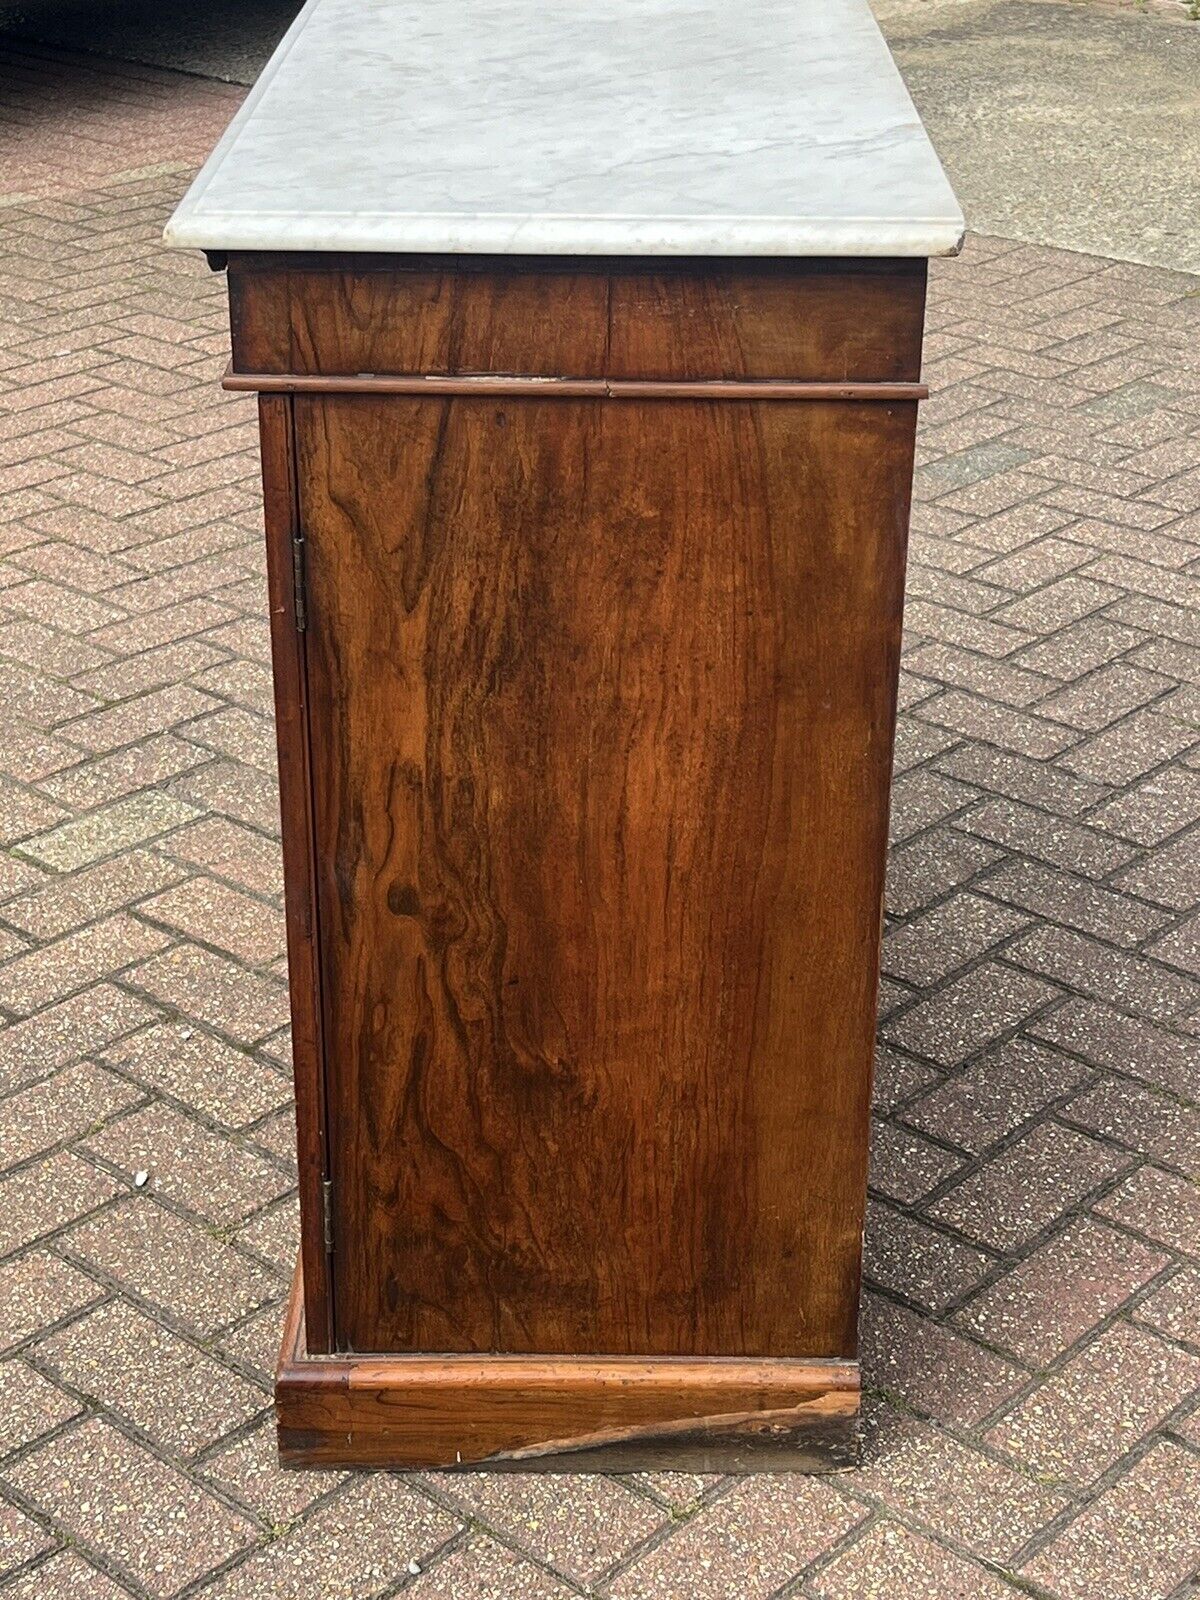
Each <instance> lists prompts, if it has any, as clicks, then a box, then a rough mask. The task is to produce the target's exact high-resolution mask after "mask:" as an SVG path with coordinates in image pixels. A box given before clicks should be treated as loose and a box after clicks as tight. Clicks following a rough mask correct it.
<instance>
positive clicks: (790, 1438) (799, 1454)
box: [275, 1272, 860, 1472]
mask: <svg viewBox="0 0 1200 1600" xmlns="http://www.w3.org/2000/svg"><path fill="white" fill-rule="evenodd" d="M303 1301H304V1292H303V1284H302V1281H301V1274H300V1273H299V1272H298V1273H297V1277H296V1281H295V1283H294V1285H293V1289H292V1298H291V1301H290V1304H289V1312H288V1318H287V1323H286V1326H285V1330H284V1337H283V1345H282V1349H281V1351H280V1357H279V1364H278V1371H277V1377H276V1386H275V1398H276V1411H277V1417H278V1427H279V1451H280V1460H281V1462H282V1464H283V1465H284V1466H288V1467H331V1466H336V1467H389V1468H393V1469H395V1468H401V1469H404V1468H416V1469H420V1468H433V1467H450V1468H466V1469H481V1468H482V1469H486V1470H487V1471H492V1472H494V1471H497V1470H513V1471H518V1472H529V1471H532V1470H537V1471H543V1472H544V1471H560V1472H567V1471H570V1472H579V1471H584V1472H588V1471H607V1472H637V1471H643V1470H649V1469H651V1468H653V1469H655V1470H660V1471H662V1470H671V1469H672V1468H676V1467H677V1468H679V1469H680V1470H687V1471H693V1472H758V1471H780V1470H786V1471H799V1472H831V1471H840V1470H844V1469H845V1468H847V1467H851V1466H854V1465H855V1464H856V1463H857V1461H858V1456H859V1448H860V1440H859V1432H858V1427H857V1415H858V1404H859V1374H858V1367H857V1365H856V1363H854V1362H850V1361H841V1362H817V1361H753V1362H752V1361H723V1360H708V1361H694V1360H679V1359H668V1360H658V1361H647V1360H638V1359H629V1358H627V1359H616V1360H609V1361H597V1360H593V1359H591V1358H587V1357H569V1356H568V1357H559V1358H545V1357H543V1358H532V1359H527V1358H520V1357H512V1356H485V1357H482V1358H477V1357H470V1356H441V1357H435V1358H430V1357H422V1356H392V1357H379V1356H368V1357H358V1358H348V1357H341V1358H339V1357H324V1358H323V1357H317V1358H313V1357H312V1356H311V1354H310V1352H309V1351H308V1349H307V1347H306V1343H305V1337H304V1315H303Z"/></svg>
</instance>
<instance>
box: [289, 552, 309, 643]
mask: <svg viewBox="0 0 1200 1600" xmlns="http://www.w3.org/2000/svg"><path fill="white" fill-rule="evenodd" d="M304 578H305V573H304V535H303V534H302V533H296V534H293V535H292V614H293V615H294V617H295V619H296V631H297V632H298V633H303V632H304V630H305V628H307V627H308V601H307V598H306V596H305V582H304Z"/></svg>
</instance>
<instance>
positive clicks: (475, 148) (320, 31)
mask: <svg viewBox="0 0 1200 1600" xmlns="http://www.w3.org/2000/svg"><path fill="white" fill-rule="evenodd" d="M962 230H963V219H962V215H961V213H960V211H959V208H958V205H957V203H956V201H955V199H954V195H953V194H952V192H951V190H950V186H949V184H948V183H947V181H946V176H945V174H944V173H943V171H942V168H941V166H940V164H939V162H938V159H937V156H936V155H935V154H934V152H933V148H932V146H931V145H930V143H929V140H928V138H927V136H926V134H925V130H924V128H923V127H922V126H921V121H920V119H919V117H918V116H917V113H916V110H915V109H914V107H913V104H912V101H911V100H910V99H909V97H908V93H907V91H906V89H905V87H904V84H903V82H902V81H901V79H900V75H899V73H898V72H897V70H896V67H895V65H894V64H893V62H892V58H891V56H890V55H889V53H888V49H887V46H886V45H885V43H884V41H883V38H882V36H881V35H880V32H879V29H878V27H877V26H876V24H875V20H874V18H873V17H872V15H871V12H870V10H869V8H868V4H867V0H308V4H307V5H306V6H305V7H304V9H303V11H301V12H300V15H299V16H298V17H297V18H296V21H295V23H294V24H293V25H292V27H291V28H290V29H289V31H288V33H287V35H286V36H285V38H284V39H283V42H282V43H281V44H280V46H279V49H278V50H277V51H276V52H275V54H274V56H272V58H271V60H270V62H269V63H268V65H267V67H266V69H265V70H264V72H263V74H262V77H261V78H260V79H259V80H258V82H257V84H256V85H255V86H254V88H253V89H252V90H251V92H250V94H249V96H248V98H247V100H246V102H245V104H244V105H243V107H242V109H241V110H240V111H239V112H238V115H237V116H236V117H235V118H234V120H233V122H232V123H231V125H230V127H229V129H228V131H227V132H226V134H225V136H224V138H223V139H222V140H221V142H220V144H219V145H218V146H217V148H216V150H215V151H214V152H213V154H212V156H211V157H210V159H209V161H208V163H207V165H206V166H205V167H204V169H203V171H202V172H201V173H200V175H199V177H198V178H197V179H196V181H195V183H194V184H193V185H192V187H191V188H190V189H189V191H188V193H187V195H186V196H185V198H184V200H183V201H182V203H181V204H180V206H179V209H178V210H177V211H176V212H175V215H174V216H173V217H172V218H171V221H170V223H169V224H168V226H167V230H166V238H167V241H168V243H170V244H175V245H192V246H200V247H203V248H206V249H218V250H365V251H372V250H382V251H392V250H395V251H434V252H440V251H447V252H468V253H491V252H496V253H503V254H514V255H517V254H531V255H542V254H548V255H572V254H579V255H607V254H612V255H762V256H812V255H855V256H857V255H873V256H874V255H898V256H932V255H947V254H951V253H952V252H953V251H954V250H955V249H957V247H958V245H959V242H960V240H961V238H962Z"/></svg>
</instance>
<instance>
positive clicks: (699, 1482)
mask: <svg viewBox="0 0 1200 1600" xmlns="http://www.w3.org/2000/svg"><path fill="white" fill-rule="evenodd" d="M6 76H7V79H8V81H9V82H17V83H19V84H23V85H25V90H24V98H23V99H22V98H20V97H14V98H13V99H10V101H9V102H8V103H9V104H10V105H16V106H18V110H19V115H17V116H16V117H15V118H14V116H13V115H12V114H11V113H7V115H8V126H9V130H10V137H12V129H13V127H14V125H15V128H16V135H17V136H19V139H20V141H21V144H20V148H21V150H22V155H21V159H20V160H19V161H14V162H13V164H12V165H11V166H3V167H0V173H3V178H4V181H3V187H4V188H5V189H6V190H8V191H9V193H10V195H11V196H15V197H16V198H14V199H12V200H11V201H10V203H8V204H7V205H6V206H4V207H3V208H0V234H2V236H3V257H2V259H0V342H2V345H3V351H4V359H3V363H2V366H0V540H2V545H0V551H2V556H3V561H2V564H0V694H2V695H3V702H4V713H3V722H4V732H3V748H2V752H0V755H2V761H0V765H2V768H3V773H2V776H0V820H2V828H3V833H2V839H0V843H2V844H3V845H4V847H5V848H4V852H3V854H2V855H0V1019H2V1022H3V1027H2V1029H0V1063H2V1064H0V1350H2V1351H3V1364H2V1366H0V1375H2V1380H3V1387H2V1390H0V1393H2V1394H3V1401H2V1402H0V1563H2V1564H3V1567H4V1569H5V1570H6V1571H7V1572H8V1574H9V1576H8V1577H7V1579H6V1580H5V1581H3V1583H2V1584H0V1595H3V1596H4V1600H10V1597H11V1600H16V1597H18V1596H21V1597H26V1596H30V1597H31V1596H34V1595H36V1596H39V1597H44V1596H52V1597H57V1596H63V1597H71V1596H79V1597H84V1596H86V1597H89V1600H91V1597H93V1596H99V1597H107V1596H119V1595H125V1594H133V1595H138V1596H156V1597H166V1596H175V1595H181V1594H183V1595H192V1594H203V1595H204V1596H205V1597H208V1596H213V1597H217V1596H219V1597H221V1600H233V1597H235V1596H237V1597H242V1596H245V1597H254V1600H261V1597H264V1596H273V1595H278V1596H295V1597H300V1596H304V1597H308V1596H312V1597H330V1596H337V1597H341V1596H346V1597H355V1600H357V1597H366V1596H370V1595H376V1594H392V1593H398V1592H404V1593H406V1594H407V1593H411V1594H412V1595H414V1596H417V1597H420V1600H434V1597H438V1596H443V1597H452V1600H485V1597H488V1596H530V1597H535V1600H540V1597H543V1596H544V1597H547V1600H551V1597H557V1596H568V1595H571V1594H586V1595H596V1596H605V1597H609V1596H611V1597H612V1600H651V1597H666V1596H671V1597H676V1596H678V1597H695V1600H734V1597H737V1600H766V1597H768V1596H776V1597H780V1600H782V1597H784V1596H806V1597H809V1600H860V1597H869V1596H874V1595H880V1596H882V1595H885V1594H886V1595H888V1596H892V1595H897V1596H903V1597H906V1600H922V1597H926V1596H928V1597H930V1600H933V1597H937V1600H947V1597H951V1600H953V1597H959V1600H976V1597H979V1600H984V1597H987V1600H1003V1597H1004V1596H1010V1597H1013V1596H1016V1595H1017V1594H1020V1593H1033V1594H1035V1595H1041V1596H1046V1597H1051V1596H1052V1597H1058V1600H1156V1597H1157V1600H1165V1597H1173V1600H1178V1597H1180V1596H1182V1595H1184V1594H1185V1593H1189V1592H1191V1578H1192V1576H1193V1574H1194V1573H1195V1570H1196V1568H1197V1564H1198V1561H1200V1407H1198V1400H1200V1314H1198V1308H1200V1266H1198V1265H1197V1262H1196V1256H1197V1254H1198V1253H1200V1189H1198V1188H1197V1185H1196V1174H1197V1170H1198V1168H1200V1105H1198V1104H1197V1102H1198V1101H1200V1088H1198V1086H1197V1085H1198V1077H1200V1074H1198V1071H1197V1060H1198V1058H1200V961H1198V956H1200V915H1198V913H1197V906H1196V900H1197V885H1198V883H1200V284H1198V283H1197V280H1195V279H1190V278H1186V277H1183V276H1173V275H1172V274H1170V273H1166V272H1161V271H1155V270H1150V269H1145V268H1140V267H1133V266H1128V265H1123V264H1119V263H1113V262H1109V261H1104V260H1101V259H1098V258H1092V257H1086V256H1077V255H1069V254H1065V253H1062V252H1059V251H1053V250H1048V249H1040V248H1036V247H1031V246H1025V245H1014V244H1011V243H1008V242H1006V241H1004V240H1000V239H983V238H973V239H972V240H971V241H970V243H969V245H968V247H967V250H966V252H965V255H964V256H963V258H962V259H961V260H960V261H958V262H953V263H939V264H937V265H936V266H935V269H934V273H933V286H932V293H931V300H930V310H929V344H928V377H929V381H930V383H931V386H932V389H933V398H932V399H931V400H930V401H929V402H928V404H927V405H926V406H925V408H924V413H923V419H922V428H921V435H920V459H919V467H918V472H917V481H916V496H917V505H916V510H915V514H914V531H913V538H912V550H911V579H910V600H909V609H908V639H907V645H906V655H905V672H904V678H903V684H902V705H903V714H902V720H901V726H900V732H899V743H898V749H897V774H896V789H895V808H894V810H895V815H894V835H895V843H894V849H893V855H892V861H891V870H890V879H889V884H890V887H889V905H890V911H891V919H890V923H889V931H888V935H887V939H886V946H885V954H884V962H883V965H884V981H883V993H882V1020H881V1025H880V1053H879V1070H878V1090H877V1103H878V1123H877V1136H876V1145H875V1161H874V1168H873V1173H872V1194H873V1200H872V1208H871V1216H870V1223H869V1233H868V1237H867V1256H868V1273H869V1283H870V1292H869V1293H868V1295H867V1299H866V1304H865V1307H864V1316H863V1362H864V1371H865V1379H866V1382H867V1384H868V1385H869V1387H870V1390H871V1402H870V1424H869V1443H868V1450H867V1465H866V1466H865V1468H864V1469H863V1471H862V1472H861V1473H857V1474H852V1475H845V1476H841V1477H838V1478H836V1479H828V1478H826V1479H804V1478H799V1477H768V1476H763V1477H757V1478H748V1479H740V1480H739V1479H725V1480H719V1479H706V1478H697V1477H689V1476H686V1475H683V1474H671V1473H668V1474H662V1475H657V1476H643V1477H636V1478H626V1479H618V1478H612V1477H584V1476H577V1477H565V1478H539V1477H520V1476H516V1477H514V1476H506V1475H504V1476H495V1477H469V1478H454V1477H451V1476H441V1475H428V1476H424V1477H412V1478H408V1479H405V1478H401V1477H391V1476H359V1477H353V1476H350V1477H347V1476H339V1475H318V1474H301V1475H295V1474H286V1475H285V1474H282V1473H280V1472H279V1471H278V1469H277V1468H276V1467H275V1465H274V1461H273V1454H272V1450H273V1440H272V1431H271V1422H270V1412H269V1399H270V1390H269V1373H270V1369H271V1366H272V1362H273V1356H274V1345H275V1341H276V1337H277V1331H278V1325H279V1320H280V1308H281V1302H282V1297H283V1295H284V1292H285V1289H286V1284H287V1276H288V1273H289V1271H290V1267H291V1262H292V1259H293V1254H294V1248H295V1209H294V1189H293V1168H292V1158H291V1152H292V1128H291V1120H290V1109H289V1082H288V1040H287V1028H286V1016H287V1005H286V989H285V969H284V962H283V954H282V952H283V942H282V925H281V916H280V903H279V865H278V848H277V826H278V825H277V815H276V796H275V784H274V776H273V760H274V757H273V749H272V732H271V723H270V718H271V694H270V675H269V652H268V644H267V627H266V605H265V596H264V587H263V567H262V551H261V532H260V504H259V490H258V478H257V472H258V468H257V457H256V447H255V433H254V425H253V412H252V409H251V406H250V405H249V404H248V403H247V401H245V400H242V399H233V398H230V397H228V396H224V395H222V394H221V392H220V390H219V388H218V387H217V381H216V380H217V377H218V374H219V371H220V368H221V365H222V362H223V360H224V356H225V345H226V334H225V320H224V309H223V286H222V283H221V281H220V280H219V279H218V278H214V277H213V276H211V275H210V274H209V273H208V272H207V271H206V269H205V267H204V264H203V262H202V261H200V260H197V259H193V258H191V257H189V256H177V255H170V254H167V253H166V252H164V251H163V250H162V249H161V247H160V245H159V243H158V234H159V230H160V228H161V225H162V222H163V220H164V219H165V217H166V215H167V214H168V212H169V210H170V208H171V205H172V203H173V201H174V200H175V198H176V197H177V195H178V193H179V192H180V189H181V187H182V179H181V177H180V175H179V173H180V171H181V169H182V168H184V167H186V166H188V165H189V164H194V161H195V159H196V158H197V156H198V155H199V153H200V150H202V149H203V148H206V147H207V145H208V144H210V143H211V142H212V140H213V138H214V137H215V136H216V133H217V132H218V131H219V128H220V126H221V125H222V123H223V121H224V120H225V118H226V116H227V115H228V112H229V110H230V108H231V97H232V96H233V95H234V93H235V91H231V90H225V89H222V90H221V91H220V93H219V94H218V93H215V92H211V93H210V92H209V89H210V86H203V85H202V86H200V87H197V84H196V81H195V80H191V79H187V78H183V77H178V78H176V77H173V75H171V74H168V73H156V72H152V71H149V70H148V69H143V68H125V67H122V66H120V65H119V64H113V63H108V64H105V63H98V62H94V61H86V60H83V61H81V59H80V58H71V57H66V56H61V55H55V54H53V53H50V52H44V51H37V50H30V49H28V48H24V47H23V48H21V49H20V50H13V51H10V52H9V55H8V57H7V67H6ZM47 83H52V84H53V85H54V91H55V92H54V94H53V95H51V96H50V97H49V99H48V100H47V99H45V98H44V97H43V98H42V99H39V97H38V93H37V92H36V91H37V90H38V88H39V85H40V86H43V87H44V86H45V85H46V84H47ZM81 84H82V85H83V86H84V87H86V90H87V94H88V96H89V99H88V108H89V110H88V116H87V118H86V119H84V120H83V121H82V122H76V123H74V124H73V122H72V103H73V98H72V97H73V86H74V88H78V87H79V85H81ZM202 91H203V92H202ZM151 110H152V111H153V115H150V111H151ZM205 119H207V120H205ZM135 125H136V127H135V131H134V132H133V133H131V132H130V129H131V126H135ZM136 128H140V129H141V132H140V133H139V132H137V131H136ZM34 144H37V145H38V148H33V145H34ZM106 149H107V154H105V150H106ZM131 172H132V173H133V174H134V175H133V176H130V173H131ZM31 175H32V177H34V178H36V180H37V181H36V182H31V181H30V179H31ZM113 175H117V178H116V179H114V177H113ZM118 179H119V181H117V180H118ZM22 196H24V198H20V197H22ZM142 1174H148V1178H146V1179H144V1180H142V1181H141V1182H139V1178H140V1177H141V1175H142ZM780 1292H781V1293H786V1285H781V1286H780Z"/></svg>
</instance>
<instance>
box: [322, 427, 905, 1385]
mask: <svg viewBox="0 0 1200 1600" xmlns="http://www.w3.org/2000/svg"><path fill="white" fill-rule="evenodd" d="M293 405H294V408H295V417H296V436H297V448H298V476H299V483H300V498H301V506H302V512H303V517H304V522H305V529H306V535H307V538H308V542H309V572H310V592H309V607H310V618H309V635H308V639H309V643H308V662H309V684H310V695H311V716H312V731H313V755H312V761H313V784H314V793H315V822H316V832H317V838H318V840H319V841H320V847H319V850H318V885H319V892H318V898H319V907H320V917H321V927H322V940H323V957H322V959H323V967H322V979H323V992H324V1005H325V1028H326V1045H327V1071H328V1075H329V1088H328V1093H329V1120H330V1139H331V1152H330V1154H331V1159H332V1162H333V1170H334V1180H335V1188H336V1196H337V1203H336V1208H335V1236H336V1248H335V1261H336V1291H335V1293H336V1333H337V1346H338V1348H339V1349H342V1350H347V1351H422V1350H425V1351H459V1352H467V1351H491V1350H499V1351H506V1352H512V1353H519V1352H529V1353H539V1354H556V1353H571V1352H590V1353H593V1354H596V1355H646V1356H649V1355H674V1356H682V1355H695V1356H706V1355H723V1356H755V1357H767V1356H775V1357H803V1356H826V1357H827V1356H844V1357H849V1356H852V1355H853V1352H854V1348H855V1321H856V1311H857V1286H858V1276H859V1252H860V1238H861V1221H862V1209H863V1195H864V1186H865V1161H866V1149H867V1110H868V1097H869V1083H870V1063H871V1051H872V1040H873V1032H874V999H875V986H876V969H877V954H878V937H879V915H880V895H881V887H882V877H883V862H884V848H885V837H886V819H887V789H888V778H889V769H890V754H891V739H892V729H893V720H894V694H895V682H896V671H897V658H898V646H899V633H900V620H901V602H902V583H903V561H904V545H905V531H906V524H907V497H908V485H909V481H910V477H911V449H912V438H913V431H914V420H915V406H914V405H912V404H911V403H896V404H892V405H873V406H862V405H856V404H849V403H847V404H839V403H832V402H831V403H814V404H808V405H804V406H797V405H791V404H787V403H773V402H764V403H761V404H759V403H753V404H739V405H736V406H734V405H727V404H720V403H704V402H689V401H678V402H675V403H673V404H671V405H669V406H664V405H656V404H654V403H651V402H646V403H642V402H637V401H627V402H623V403H622V404H621V405H619V406H618V405H611V404H608V403H606V402H603V401H588V400H557V399H556V400H548V401H540V400H528V401H524V400H519V399H506V400H494V399H489V400H474V399H458V398H456V399H453V400H442V401H438V400H424V399H411V400H410V399H407V398H403V397H395V396H389V397H384V398H378V399H376V398H372V397H365V396H362V397H360V396H337V397H316V396H297V397H296V399H295V400H294V401H293Z"/></svg>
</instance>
